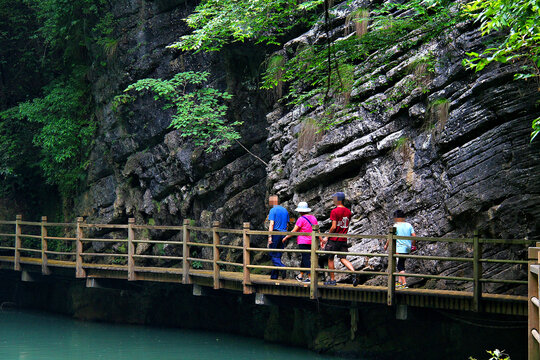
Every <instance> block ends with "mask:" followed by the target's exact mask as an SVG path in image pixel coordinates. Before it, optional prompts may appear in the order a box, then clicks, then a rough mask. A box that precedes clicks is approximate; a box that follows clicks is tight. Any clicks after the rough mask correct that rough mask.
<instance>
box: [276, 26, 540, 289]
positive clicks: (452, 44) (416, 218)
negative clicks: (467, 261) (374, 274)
mask: <svg viewBox="0 0 540 360" xmlns="http://www.w3.org/2000/svg"><path fill="white" fill-rule="evenodd" d="M344 24H345V15H343V16H342V17H341V19H340V18H339V17H338V18H337V19H336V20H335V27H334V32H333V35H332V36H333V37H334V38H339V37H341V36H344V31H343V30H344V26H345V25H344ZM419 36H420V35H419ZM324 41H325V36H324V34H323V33H321V32H316V31H312V32H309V33H306V34H304V35H303V36H301V37H299V38H297V39H294V40H292V41H290V42H289V43H287V44H286V45H285V47H284V50H283V51H282V53H285V54H294V53H295V51H296V50H295V49H297V48H301V47H302V46H305V45H306V44H307V45H313V44H317V43H322V42H324ZM483 46H484V45H483V41H482V39H481V37H480V34H479V31H478V29H477V28H476V27H475V26H474V24H471V23H470V22H464V23H460V24H458V25H457V26H456V27H454V28H452V29H448V30H447V31H446V32H445V33H444V34H443V35H441V36H439V37H437V38H436V39H434V40H429V41H422V39H421V38H420V41H418V45H417V46H414V47H413V48H406V47H404V46H402V45H401V44H396V45H395V46H394V47H392V48H391V49H390V50H388V51H380V52H376V53H375V54H373V55H372V56H370V57H369V58H368V60H366V61H364V62H362V63H360V64H358V65H356V67H355V79H356V82H355V84H354V87H353V90H352V92H351V95H350V103H349V104H348V106H344V107H343V110H341V111H340V112H337V113H335V114H334V119H333V120H334V121H335V122H337V123H341V125H338V126H337V127H335V128H333V129H331V130H330V131H326V132H324V133H323V134H322V136H319V137H318V138H316V139H315V141H313V143H312V144H311V147H308V148H306V147H305V146H304V145H303V143H302V142H303V141H304V139H302V137H303V129H305V128H306V127H307V126H310V125H309V122H307V121H306V119H310V118H317V117H322V116H323V115H322V114H323V112H324V110H325V109H323V108H322V107H315V108H313V107H304V106H298V107H295V108H293V109H288V108H282V107H278V108H276V109H275V110H274V111H273V112H271V113H270V114H269V115H268V121H269V123H270V132H269V138H268V146H269V148H270V149H271V152H272V160H271V162H270V167H269V169H268V188H269V189H271V190H270V191H271V192H275V193H277V194H279V195H280V196H281V197H282V199H285V200H286V201H287V202H286V204H287V205H288V206H289V208H293V206H294V204H295V203H297V202H299V201H307V202H308V203H309V205H310V207H311V208H313V209H314V213H315V215H316V216H317V217H318V218H319V219H321V220H323V224H324V226H323V229H328V227H329V220H328V218H329V212H330V210H331V207H332V201H331V195H332V194H333V193H334V192H336V191H344V192H345V193H346V195H347V197H348V202H347V203H348V206H349V207H350V208H351V210H352V212H353V217H352V221H351V228H350V230H351V232H352V233H360V234H385V233H387V231H388V227H389V226H391V225H392V219H391V217H392V214H393V212H394V210H396V209H402V210H403V211H405V213H406V216H407V218H408V220H409V221H410V222H411V223H412V224H413V226H414V228H415V229H416V233H417V235H420V236H430V237H431V236H434V237H443V236H444V237H457V236H468V237H472V234H473V231H474V230H479V232H480V235H481V236H483V237H488V238H509V239H513V238H530V239H532V238H538V236H539V235H540V228H538V219H539V218H540V178H539V177H538V174H539V173H540V161H539V160H540V151H539V149H540V148H539V146H538V143H533V144H530V143H529V133H530V127H531V122H532V120H533V119H534V118H536V117H538V116H539V115H540V111H539V109H538V108H537V102H538V100H539V99H540V97H539V93H538V86H537V84H536V83H535V82H526V81H514V80H513V76H514V74H515V73H516V71H517V70H518V69H519V68H518V66H517V65H512V64H509V65H504V66H491V67H489V68H487V69H485V70H483V71H482V72H479V73H476V74H475V73H473V72H471V71H468V70H466V69H465V67H464V66H463V65H462V60H463V59H464V58H465V57H466V53H467V52H471V51H476V52H481V51H479V50H480V49H481V48H482V47H483ZM383 56H386V57H387V58H388V57H389V58H390V60H389V61H386V62H384V64H383V65H380V64H381V63H382V62H381V61H377V60H378V59H379V58H381V57H383ZM425 59H432V60H431V61H432V62H434V69H433V73H429V74H428V73H423V74H418V64H419V63H422V62H425V61H426V60H425ZM420 71H422V70H420ZM419 79H420V81H419ZM411 84H412V86H411ZM300 143H302V146H300V145H299V144H300ZM304 143H305V141H304ZM352 250H355V251H360V252H364V251H368V252H382V251H383V244H382V242H379V241H378V240H368V239H366V240H361V241H356V242H354V243H353V246H352ZM471 251H472V248H471V246H460V245H452V244H442V243H438V244H433V243H420V246H419V251H418V254H421V255H445V256H467V255H468V254H470V252H471ZM484 253H485V254H486V255H487V256H492V257H496V258H514V257H520V258H522V257H523V256H525V247H524V246H510V247H508V246H493V247H486V248H485V249H484ZM353 263H354V264H355V266H356V267H357V268H366V269H373V268H375V269H377V268H384V266H385V264H383V263H381V261H380V259H378V258H373V259H371V260H369V261H368V259H364V258H357V259H354V261H353ZM503 268H504V270H503ZM407 270H408V271H412V272H422V273H433V274H445V275H456V276H470V275H471V271H472V269H471V268H470V266H465V265H456V264H454V263H449V262H446V263H443V262H433V261H425V262H409V265H408V269H407ZM484 271H485V274H489V276H493V277H496V278H497V277H503V278H504V277H505V276H512V277H519V276H521V277H524V278H526V275H525V271H526V268H525V267H519V266H515V267H512V268H511V269H509V268H508V267H503V266H486V267H485V268H484ZM380 280H382V279H375V280H371V282H373V283H378V282H379V281H380ZM427 285H428V286H430V285H431V286H444V287H450V288H452V287H463V286H465V287H467V285H465V284H456V283H454V282H446V283H444V284H441V283H439V284H431V283H428V284H427ZM501 287H502V286H493V285H488V286H487V288H488V290H490V291H491V290H499V291H501ZM514 290H515V291H517V292H522V291H526V290H524V289H514Z"/></svg>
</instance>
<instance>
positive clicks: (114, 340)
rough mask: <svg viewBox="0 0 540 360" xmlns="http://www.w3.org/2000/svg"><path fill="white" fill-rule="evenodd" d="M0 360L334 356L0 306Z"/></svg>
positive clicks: (290, 359)
mask: <svg viewBox="0 0 540 360" xmlns="http://www.w3.org/2000/svg"><path fill="white" fill-rule="evenodd" d="M0 359H2V360H16V359H17V360H22V359H24V360H53V359H54V360H64V359H70V360H75V359H76V360H87V359H88V360H90V359H92V360H95V359H114V360H123V359H126V360H127V359H129V360H139V359H141V360H142V359H144V360H169V359H175V360H176V359H182V360H184V359H199V360H204V359H235V360H241V359H250V360H251V359H257V360H265V359H269V360H270V359H271V360H274V359H287V360H301V359H334V360H335V359H339V358H337V357H328V356H322V355H318V354H315V353H313V352H310V351H308V350H304V349H300V348H292V347H286V346H280V345H275V344H269V343H266V342H264V341H262V340H259V339H254V338H247V337H241V336H234V335H228V334H225V333H216V332H203V331H192V330H183V329H173V328H153V327H145V326H131V325H117V324H107V323H96V322H83V321H77V320H74V319H71V318H68V317H63V316H57V315H52V314H47V313H38V312H24V311H5V312H0Z"/></svg>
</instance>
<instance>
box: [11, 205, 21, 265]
mask: <svg viewBox="0 0 540 360" xmlns="http://www.w3.org/2000/svg"><path fill="white" fill-rule="evenodd" d="M21 221H22V215H17V217H16V218H15V256H14V258H13V269H14V270H15V271H21V251H20V250H19V249H20V248H21V247H22V246H21V224H20V222H21Z"/></svg>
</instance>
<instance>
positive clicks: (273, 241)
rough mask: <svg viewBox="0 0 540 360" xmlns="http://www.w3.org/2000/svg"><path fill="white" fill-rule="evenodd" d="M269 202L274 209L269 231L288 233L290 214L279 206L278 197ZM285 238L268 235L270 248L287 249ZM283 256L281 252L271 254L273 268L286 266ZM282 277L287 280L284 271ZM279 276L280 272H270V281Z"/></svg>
mask: <svg viewBox="0 0 540 360" xmlns="http://www.w3.org/2000/svg"><path fill="white" fill-rule="evenodd" d="M268 202H269V204H270V206H272V209H270V213H269V214H268V220H269V221H270V224H269V225H268V231H287V225H288V224H289V212H288V211H287V209H285V208H284V207H283V206H280V205H279V199H278V197H277V196H276V195H272V196H270V198H269V201H268ZM284 237H285V235H268V247H269V248H272V249H283V248H284V247H285V245H284V244H283V238H284ZM282 254H283V252H281V251H276V252H271V253H269V255H270V258H271V259H272V265H273V266H285V264H283V263H282V262H281V255H282ZM281 275H282V278H283V279H285V276H286V273H285V271H282V272H281ZM278 276H279V271H278V270H272V271H271V272H270V279H274V280H276V279H277V278H278Z"/></svg>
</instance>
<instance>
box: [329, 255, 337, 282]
mask: <svg viewBox="0 0 540 360" xmlns="http://www.w3.org/2000/svg"><path fill="white" fill-rule="evenodd" d="M328 268H329V269H330V270H335V269H336V268H335V266H334V258H333V257H329V258H328ZM335 279H336V276H335V275H334V273H333V272H331V273H330V280H332V281H334V280H335Z"/></svg>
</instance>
